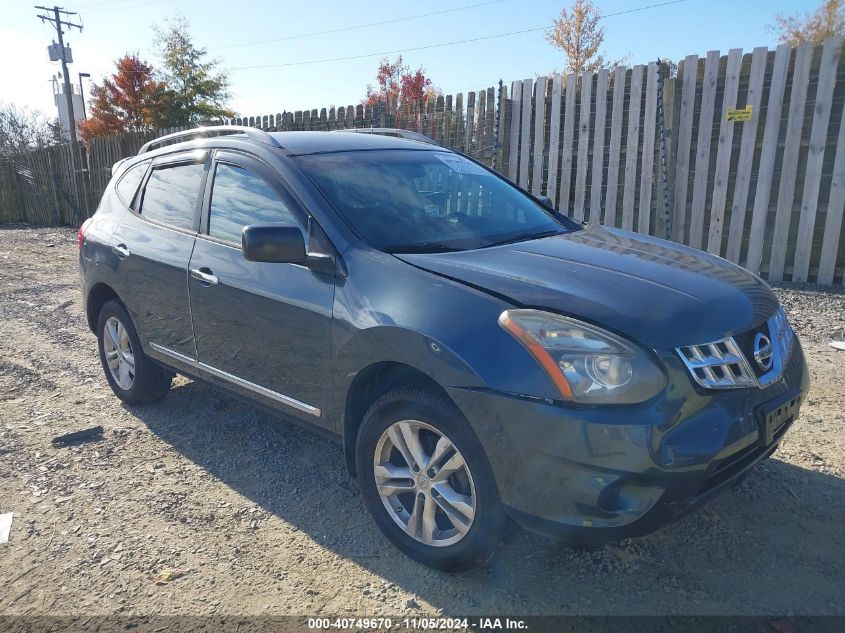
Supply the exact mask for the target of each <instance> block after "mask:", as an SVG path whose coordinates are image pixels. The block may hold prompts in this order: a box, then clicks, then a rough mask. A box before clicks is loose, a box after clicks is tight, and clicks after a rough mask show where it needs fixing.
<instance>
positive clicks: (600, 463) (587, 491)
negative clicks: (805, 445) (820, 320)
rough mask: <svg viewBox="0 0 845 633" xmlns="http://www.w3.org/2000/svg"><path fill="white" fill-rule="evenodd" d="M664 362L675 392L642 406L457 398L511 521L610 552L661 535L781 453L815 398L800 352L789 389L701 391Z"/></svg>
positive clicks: (782, 384)
mask: <svg viewBox="0 0 845 633" xmlns="http://www.w3.org/2000/svg"><path fill="white" fill-rule="evenodd" d="M664 361H665V364H666V366H667V368H668V372H669V385H670V387H669V388H668V389H667V390H666V392H665V393H664V394H663V395H661V396H658V397H657V398H655V399H654V400H652V401H650V402H647V403H645V404H642V405H637V406H620V407H607V406H603V407H581V408H575V407H566V406H562V405H559V404H549V403H547V402H544V401H540V400H532V399H526V398H522V397H518V396H512V395H506V394H502V393H498V392H489V391H480V390H469V389H459V388H453V389H449V390H448V391H449V394H450V395H451V397H452V398H453V400H454V401H455V402H456V403H457V405H458V407H459V408H460V409H461V410H462V411H463V413H464V415H465V416H466V417H467V419H468V420H469V422H470V424H471V425H472V426H473V429H474V430H475V433H476V435H477V436H478V438H479V439H480V441H481V443H482V445H483V447H484V449H485V452H486V454H487V457H488V459H489V460H490V464H491V466H492V468H493V472H494V474H495V476H496V481H497V484H498V488H499V494H500V497H501V500H502V502H503V503H504V505H505V507H506V508H507V510H508V512H509V514H510V515H511V516H512V517H513V518H514V519H515V520H516V521H517V522H519V523H520V524H521V525H522V526H523V527H525V528H527V529H530V530H532V531H536V532H541V533H544V534H548V535H552V536H557V537H563V538H566V539H567V540H570V541H573V542H581V543H600V542H606V541H612V540H617V539H620V538H627V537H631V536H640V535H643V534H647V533H649V532H652V531H654V530H655V529H657V528H659V527H660V526H661V525H663V524H665V523H668V522H670V521H672V520H674V519H676V518H678V517H680V516H682V515H684V514H686V513H688V512H690V511H691V510H693V509H695V508H697V507H698V506H700V505H701V504H703V503H705V502H706V501H707V500H709V499H711V498H712V497H714V496H715V495H717V494H718V493H719V492H721V491H723V490H724V489H725V488H727V487H728V486H730V485H731V484H732V483H733V482H735V481H737V480H738V479H740V478H741V477H742V476H743V475H744V474H745V473H747V472H748V470H749V469H751V468H752V467H753V466H754V465H755V464H756V463H757V462H759V461H760V460H762V459H765V458H766V457H768V456H769V455H771V454H772V453H774V452H775V450H777V447H778V445H779V443H780V441H781V440H782V438H783V437H784V435H785V434H786V432H787V431H788V429H789V427H790V426H791V424H792V422H793V421H794V419H795V417H796V416H797V413H798V409H799V407H800V405H801V403H802V402H803V399H804V395H805V394H806V391H807V388H808V386H809V378H808V372H807V367H806V362H805V360H804V354H803V351H802V349H801V345H800V343H799V342H798V341H796V343H795V345H794V347H793V350H792V353H791V354H790V357H789V359H788V362H787V363H786V366H785V368H784V372H783V376H782V378H781V379H780V380H779V381H777V382H776V383H774V384H772V385H770V386H768V387H766V388H765V389H756V388H752V389H741V390H735V391H708V390H704V389H700V388H698V387H695V386H693V384H692V382H691V381H690V379H689V374H687V373H686V369H685V368H684V367H683V366H681V364H680V363H679V362H678V361H677V358H676V357H675V358H674V359H673V358H672V357H671V355H667V356H666V357H665V358H664ZM772 403H775V405H777V406H775V407H772V406H770V405H771V404H772ZM773 408H774V410H775V411H777V410H778V408H779V411H780V416H779V419H777V420H775V422H774V423H771V420H770V424H769V426H768V427H766V426H765V425H764V424H761V422H760V420H761V419H763V418H764V417H765V413H766V412H767V411H769V410H771V409H773ZM772 415H775V414H772ZM769 417H770V419H771V417H772V416H769Z"/></svg>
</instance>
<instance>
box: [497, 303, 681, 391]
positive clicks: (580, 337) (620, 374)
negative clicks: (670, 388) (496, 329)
mask: <svg viewBox="0 0 845 633" xmlns="http://www.w3.org/2000/svg"><path fill="white" fill-rule="evenodd" d="M499 325H501V326H502V327H503V328H504V329H505V330H507V331H508V332H509V333H510V334H512V335H513V336H514V338H516V339H517V340H518V341H519V342H520V343H522V344H523V345H524V346H525V348H526V349H527V350H528V351H529V352H530V353H531V355H532V356H534V358H536V359H537V362H538V363H540V366H541V367H542V368H543V369H544V370H545V372H546V373H547V374H548V376H549V378H550V379H551V381H552V383H554V385H555V387H557V390H558V391H559V392H560V395H561V396H562V397H563V399H564V400H570V401H574V402H581V403H592V404H598V403H604V404H630V403H635V402H644V401H646V400H648V399H649V398H651V397H653V396H655V395H657V394H658V393H660V391H662V390H663V388H664V387H665V386H666V377H665V376H664V375H663V372H662V371H661V370H660V368H658V367H657V366H656V365H655V364H654V363H653V362H652V361H651V359H649V358H648V356H646V354H645V353H644V352H643V350H641V349H639V348H638V347H637V346H635V345H633V344H631V343H629V342H628V341H626V340H625V339H623V338H620V337H619V336H616V335H615V334H611V333H610V332H607V331H605V330H602V329H601V328H598V327H596V326H594V325H590V324H588V323H583V322H582V321H577V320H575V319H570V318H569V317H564V316H560V315H558V314H552V313H550V312H542V311H540V310H505V311H504V312H502V315H501V316H500V317H499Z"/></svg>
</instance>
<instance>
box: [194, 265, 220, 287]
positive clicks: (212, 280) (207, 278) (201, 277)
mask: <svg viewBox="0 0 845 633" xmlns="http://www.w3.org/2000/svg"><path fill="white" fill-rule="evenodd" d="M191 277H193V278H194V279H196V280H197V281H200V282H202V283H204V284H207V285H209V286H216V285H217V282H218V281H219V280H218V279H217V275H214V274H212V272H211V269H210V268H191Z"/></svg>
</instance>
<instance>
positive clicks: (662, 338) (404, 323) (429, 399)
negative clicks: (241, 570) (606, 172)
mask: <svg viewBox="0 0 845 633" xmlns="http://www.w3.org/2000/svg"><path fill="white" fill-rule="evenodd" d="M186 139H187V140H186ZM79 243H80V260H79V261H80V268H81V274H82V287H83V293H84V297H85V305H86V309H87V317H88V322H89V324H90V326H91V329H92V331H93V332H94V333H95V334H96V335H97V339H98V341H99V349H100V358H101V360H102V364H103V368H104V370H105V375H106V378H107V380H108V382H109V384H110V385H111V388H112V389H113V390H114V393H115V394H116V395H117V396H118V397H119V398H120V399H121V400H123V401H124V402H126V403H127V404H130V405H136V404H141V403H144V402H149V401H152V400H155V399H157V398H161V397H163V396H164V395H165V394H166V393H167V391H168V389H169V388H170V384H171V379H172V378H173V376H174V374H175V373H180V374H185V375H187V376H191V377H192V378H195V379H199V380H203V381H206V382H208V383H211V384H213V385H217V386H219V387H221V388H224V389H227V390H229V391H231V392H233V393H234V394H236V395H238V396H242V397H245V398H248V399H249V400H250V401H252V402H255V403H258V404H261V405H267V406H270V407H273V408H274V409H276V410H279V411H282V412H284V413H287V414H290V416H292V417H294V418H297V419H299V420H302V421H305V422H308V423H310V424H311V425H313V426H315V427H317V428H319V429H322V430H324V431H327V432H329V433H332V434H335V435H337V436H339V437H340V438H341V439H342V441H343V446H344V450H345V454H346V460H347V463H348V466H349V470H350V472H351V473H353V474H354V475H355V476H357V478H358V480H359V481H360V487H361V491H362V495H363V497H364V500H365V502H366V504H367V506H368V508H369V509H370V511H371V512H372V514H373V517H374V519H375V521H376V523H377V524H378V525H379V527H380V528H381V529H382V530H383V531H384V533H385V534H386V535H387V536H388V538H389V539H390V540H391V541H392V542H393V543H395V544H396V545H397V546H398V547H399V548H401V549H402V550H403V551H404V552H406V553H407V554H408V555H409V556H411V557H413V558H415V559H417V560H419V561H422V562H424V563H426V564H428V565H432V566H435V567H439V568H445V569H463V568H467V567H470V566H473V565H476V564H478V563H480V562H483V561H484V560H486V559H487V558H488V557H489V556H490V555H491V554H492V553H493V552H494V551H495V549H496V547H497V546H498V544H499V543H500V541H501V538H502V535H503V534H504V532H505V530H506V529H507V527H508V524H509V523H510V522H512V521H516V523H518V524H520V525H522V526H525V527H527V528H529V529H532V530H535V531H539V532H542V533H545V534H551V535H556V536H561V537H563V538H566V539H568V540H569V541H570V542H582V543H598V542H602V541H606V540H609V539H618V538H623V537H627V536H633V535H639V534H644V533H647V532H649V531H651V530H654V529H656V528H657V527H658V526H660V525H661V524H663V523H666V522H668V521H669V520H671V519H673V518H675V517H678V516H680V515H681V514H683V513H685V512H687V511H689V510H691V509H693V508H695V507H696V506H698V505H699V504H701V503H702V502H704V501H706V500H707V499H709V498H711V497H712V496H714V495H715V494H717V493H718V492H720V491H722V490H724V489H725V488H726V487H727V486H729V485H731V484H732V483H735V482H737V481H738V480H740V479H741V478H742V477H743V476H744V475H745V474H746V473H747V472H748V470H749V469H750V468H751V467H752V466H754V464H755V463H757V462H758V461H760V460H761V459H764V458H766V457H768V456H769V455H771V454H772V453H773V452H774V451H775V450H776V448H777V446H778V444H779V442H780V441H781V439H782V438H783V436H784V433H786V431H787V429H788V428H789V426H790V424H791V423H792V422H793V420H794V419H795V417H796V415H797V413H798V409H799V407H800V405H801V402H802V399H803V397H804V394H805V393H806V390H807V386H808V377H807V368H806V365H805V362H804V356H803V352H802V350H801V346H800V344H799V342H798V340H797V339H796V337H795V335H794V334H793V331H792V329H791V328H790V326H789V323H788V322H787V319H786V317H785V315H784V313H783V310H782V308H781V307H780V306H779V305H778V302H777V300H776V299H775V297H774V296H773V294H772V292H771V291H770V289H769V288H768V286H767V285H766V284H765V283H764V282H763V281H761V280H760V279H759V278H757V277H755V276H754V275H752V274H751V273H748V272H746V271H745V270H743V269H741V268H739V267H737V266H734V265H733V264H730V263H728V262H726V261H724V260H722V259H720V258H718V257H714V256H712V255H708V254H706V253H703V252H700V251H697V250H693V249H691V248H687V247H684V246H681V245H678V244H675V243H672V242H667V241H663V240H660V239H656V238H653V237H648V236H645V235H639V234H634V233H629V232H625V231H620V230H616V229H611V228H603V227H599V226H589V227H585V226H582V225H580V224H577V223H575V222H573V221H572V220H570V219H568V218H566V217H564V216H563V215H561V214H559V213H557V212H556V211H555V210H554V209H552V208H550V207H549V206H547V202H545V201H544V200H541V199H536V198H534V197H532V196H531V195H529V194H528V193H526V192H525V191H523V190H521V189H519V188H518V187H516V186H514V185H513V184H512V183H510V182H508V181H507V180H505V179H503V178H501V177H500V176H499V175H498V174H496V173H495V172H493V171H491V170H489V169H487V168H486V167H484V166H482V165H480V164H478V163H477V162H475V161H473V160H472V159H470V158H467V157H465V156H463V155H461V154H458V153H455V152H452V151H449V150H446V149H443V148H440V147H438V146H436V145H433V144H427V143H423V142H418V141H413V140H406V139H401V138H390V137H384V136H379V135H374V134H366V135H364V134H328V133H321V132H283V133H266V132H262V131H260V130H255V129H247V128H233V127H225V128H222V129H218V128H210V129H204V130H194V131H191V132H187V133H179V134H177V135H171V136H170V137H164V138H163V139H159V140H157V141H154V142H151V143H148V144H147V145H146V146H144V147H143V148H142V149H141V151H140V152H139V154H138V155H137V156H134V157H132V158H130V159H127V160H125V161H122V162H121V163H119V164H118V165H116V166H115V170H114V176H113V178H112V183H111V184H110V185H109V187H108V189H107V191H106V193H105V195H104V196H103V199H102V202H101V203H100V206H99V208H98V210H97V213H96V214H95V215H94V217H93V218H92V219H90V220H88V221H87V222H86V223H85V224H84V225H83V227H82V228H81V229H80V232H79Z"/></svg>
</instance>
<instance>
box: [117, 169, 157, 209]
mask: <svg viewBox="0 0 845 633" xmlns="http://www.w3.org/2000/svg"><path fill="white" fill-rule="evenodd" d="M149 164H150V161H148V160H145V161H144V162H142V163H138V164H137V165H132V167H130V168H129V169H127V170H126V172H125V173H124V174H123V176H121V177H120V181H119V182H118V183H117V186H116V187H115V190H116V191H117V195H118V196H119V197H120V199H121V200H122V201H123V204H125V205H126V206H127V207H128V206H131V205H132V199H133V198H134V197H135V192H136V191H138V185H140V184H141V181H142V180H143V179H144V174H145V173H147V167H148V166H149Z"/></svg>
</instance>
